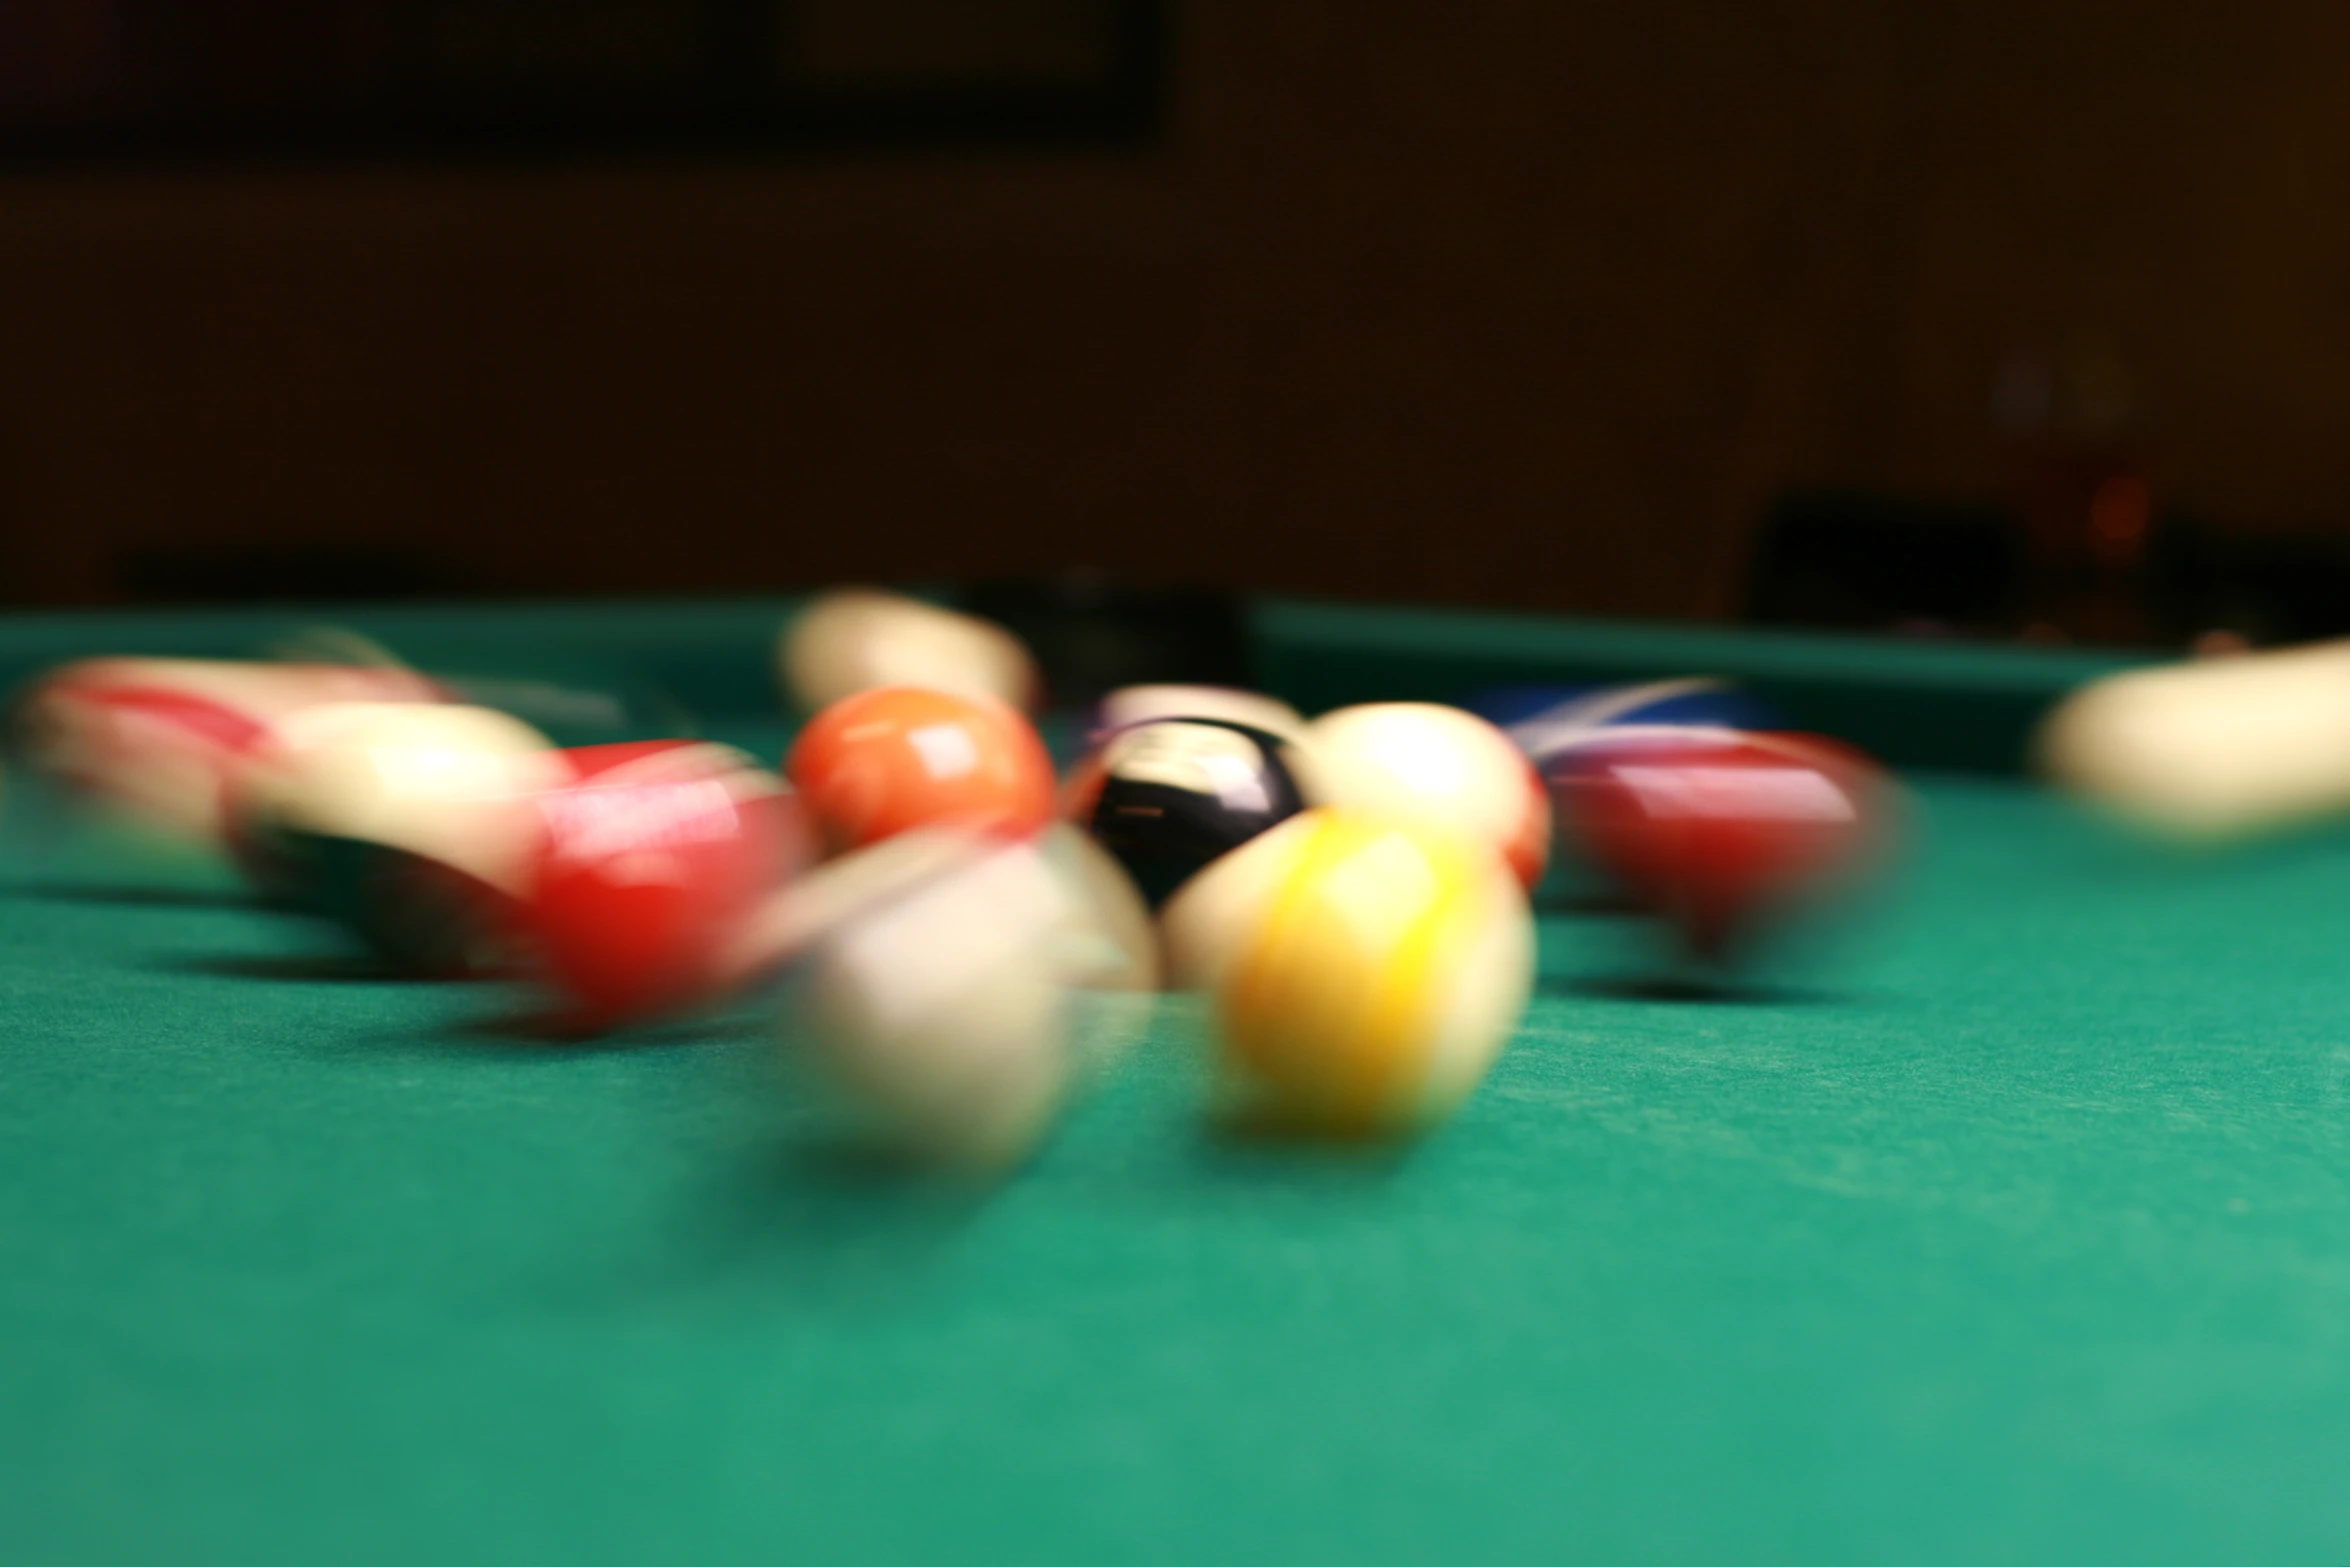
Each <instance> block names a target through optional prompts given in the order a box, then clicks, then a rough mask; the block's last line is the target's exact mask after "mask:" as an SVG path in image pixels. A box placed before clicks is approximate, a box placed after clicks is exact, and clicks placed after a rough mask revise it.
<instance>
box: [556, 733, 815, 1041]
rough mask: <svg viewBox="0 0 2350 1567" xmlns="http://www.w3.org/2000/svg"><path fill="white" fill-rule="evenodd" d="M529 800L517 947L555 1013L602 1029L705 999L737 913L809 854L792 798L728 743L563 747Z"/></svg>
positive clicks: (720, 978)
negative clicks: (531, 961) (558, 777)
mask: <svg viewBox="0 0 2350 1567" xmlns="http://www.w3.org/2000/svg"><path fill="white" fill-rule="evenodd" d="M563 756H564V759H565V760H566V761H568V762H569V763H570V764H571V769H572V778H571V781H570V782H568V783H567V784H565V785H563V786H562V787H560V788H555V789H550V790H547V791H545V792H543V793H541V794H539V795H538V796H536V797H535V798H534V799H533V801H532V806H533V810H534V813H535V815H536V817H537V819H538V823H539V831H538V834H537V849H536V854H535V858H534V861H533V864H532V866H531V868H530V871H529V873H528V874H527V876H526V877H525V880H524V886H523V891H522V895H521V898H520V900H519V905H518V920H519V923H520V926H521V936H522V940H523V942H524V944H525V945H526V947H527V948H528V949H529V951H530V952H531V953H532V954H533V956H534V958H535V960H536V963H537V965H538V968H539V970H540V973H541V974H542V976H543V977H544V978H545V980H546V981H547V982H548V983H549V984H550V986H552V988H553V989H554V990H555V991H556V993H557V994H558V995H559V996H560V997H561V998H562V1000H563V1003H564V1006H565V1009H566V1013H567V1021H569V1022H571V1023H573V1024H574V1025H576V1026H579V1027H582V1028H587V1029H598V1028H609V1027H613V1026H616V1025H618V1024H621V1023H625V1022H629V1021H632V1020H636V1019H642V1018H647V1017H653V1016H658V1015H660V1014H663V1013H669V1012H675V1011H678V1010H681V1009H684V1008H687V1007H691V1006H694V1005H696V1004H699V1003H701V1002H704V1001H707V1000H710V999H712V998H713V997H714V996H715V995H716V994H717V993H718V992H720V991H721V990H723V989H724V988H725V987H726V985H727V983H728V980H729V979H730V978H731V976H729V975H727V974H726V973H725V972H724V971H723V970H722V967H721V962H722V958H723V955H724V953H725V951H726V948H727V946H728V944H729V943H731V942H732V941H733V940H734V939H735V937H736V935H737V933H738V931H739V929H740V927H741V925H742V923H743V921H744V920H745V919H747V918H748V917H749V916H750V914H751V913H752V912H753V911H754V910H755V909H757V908H758V907H759V906H760V904H761V902H762V901H763V900H764V899H766V898H767V897H768V896H769V895H770V894H772V893H773V892H774V891H775V890H776V889H777V888H778V887H779V886H781V885H782V884H783V883H784V882H785V881H786V880H788V879H789V878H790V877H791V876H792V875H794V874H795V873H796V872H797V871H798V870H799V869H800V868H801V867H802V866H803V865H805V864H806V863H807V861H808V860H809V858H810V857H811V844H810V837H809V832H808V828H807V824H806V821H805V818H804V816H803V814H802V812H801V810H800V806H799V802H798V800H797V799H796V798H795V797H794V796H793V794H792V792H791V790H790V789H789V788H788V787H786V785H785V784H784V782H783V780H782V779H780V778H778V777H776V776H775V775H774V774H772V773H770V772H768V771H767V770H766V769H764V768H762V767H760V766H758V765H757V764H756V763H754V762H753V761H752V760H751V758H749V757H748V756H746V755H744V754H743V753H742V752H740V751H737V750H734V749H733V748H731V747H728V746H722V745H711V744H707V743H703V742H697V741H680V740H662V741H649V742H642V743H636V744H627V745H600V746H588V747H584V748H581V749H577V750H572V751H567V752H564V753H563Z"/></svg>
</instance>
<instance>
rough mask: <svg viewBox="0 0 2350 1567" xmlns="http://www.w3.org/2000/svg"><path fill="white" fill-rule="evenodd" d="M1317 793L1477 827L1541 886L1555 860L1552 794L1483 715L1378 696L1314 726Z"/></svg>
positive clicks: (1326, 800) (1474, 830)
mask: <svg viewBox="0 0 2350 1567" xmlns="http://www.w3.org/2000/svg"><path fill="white" fill-rule="evenodd" d="M1305 749H1306V763H1307V769H1306V771H1307V782H1308V787H1307V790H1306V793H1307V797H1308V798H1309V799H1311V800H1313V801H1314V802H1315V803H1316V804H1320V805H1337V806H1349V807H1354V808H1357V809H1361V810H1369V811H1378V812H1382V813H1385V814H1389V815H1394V816H1401V817H1406V818H1410V819H1413V820H1417V821H1425V822H1429V823H1432V824H1434V825H1437V826H1441V827H1445V828H1448V829H1451V830H1453V831H1460V832H1467V833H1471V834H1473V835H1475V836H1477V837H1479V838H1481V839H1483V840H1484V841H1485V842H1487V843H1489V844H1491V845H1492V846H1493V847H1494V848H1495V849H1496V850H1497V851H1499V853H1500V854H1501V856H1502V857H1503V858H1504V859H1505V860H1507V861H1508V862H1509V866H1510V869H1511V870H1512V871H1513V872H1514V873H1515V874H1516V875H1517V877H1518V880H1519V882H1520V883H1521V884H1522V885H1524V886H1527V887H1532V886H1533V885H1534V884H1535V883H1536V882H1537V881H1540V880H1541V879H1542V870H1543V867H1544V866H1545V865H1546V864H1548V863H1549V860H1550V795H1549V792H1548V791H1547V790H1545V789H1544V788H1543V786H1542V777H1541V775H1540V774H1539V773H1537V772H1536V771H1535V770H1534V764H1533V763H1531V762H1529V761H1528V760H1527V759H1526V755H1525V753H1524V752H1523V751H1521V750H1519V749H1518V747H1517V745H1516V744H1515V743H1514V742H1513V741H1512V740H1511V739H1510V737H1509V736H1508V735H1507V734H1505V733H1503V732H1502V731H1501V730H1500V729H1499V728H1497V727H1495V726H1494V725H1492V724H1490V723H1487V722H1486V721H1485V720H1484V719H1482V718H1479V717H1478V716H1477V715H1476V714H1474V713H1470V712H1464V711H1463V710H1462V709H1460V708H1457V707H1445V706H1442V705H1440V704H1438V703H1435V702H1370V703H1365V704H1363V705H1361V706H1357V707H1342V708H1339V709H1337V710H1336V711H1334V712H1329V713H1325V714H1323V715H1322V716H1321V717H1320V718H1317V719H1315V720H1314V721H1313V723H1311V724H1309V725H1307V726H1306V734H1305Z"/></svg>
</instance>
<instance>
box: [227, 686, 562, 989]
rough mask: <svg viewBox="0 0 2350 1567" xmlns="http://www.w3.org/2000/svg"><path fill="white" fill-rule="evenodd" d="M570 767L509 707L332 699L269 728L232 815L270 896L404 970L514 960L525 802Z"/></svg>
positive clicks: (525, 860)
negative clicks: (511, 937)
mask: <svg viewBox="0 0 2350 1567" xmlns="http://www.w3.org/2000/svg"><path fill="white" fill-rule="evenodd" d="M568 776H569V769H568V767H567V766H566V764H565V763H564V762H563V760H562V758H561V757H560V755H559V754H558V753H556V752H555V751H554V749H553V748H552V747H551V746H550V745H549V744H548V743H547V740H546V737H545V736H543V735H541V734H539V733H538V731H536V730H534V729H532V728H531V727H530V726H529V725H527V724H525V723H523V722H521V721H520V720H519V719H515V718H510V717H508V716H507V715H506V714H504V713H499V712H494V711H491V710H490V709H487V708H478V707H465V706H461V705H457V704H451V703H420V702H344V703H332V704H327V705H324V706H319V707H313V708H307V709H304V710H303V711H301V712H299V713H296V714H293V715H292V716H291V717H289V718H286V719H285V720H283V721H281V722H279V723H277V724H274V725H272V726H271V728H270V730H269V733H268V735H267V736H266V738H265V739H264V740H263V741H261V742H260V743H259V745H258V746H257V747H256V749H255V753H254V757H253V760H252V762H251V764H250V765H249V766H248V767H247V768H245V769H244V770H243V771H242V772H241V773H240V774H238V776H237V777H236V779H235V780H234V782H233V785H232V790H231V794H230V797H229V799H228V800H227V801H226V802H225V805H224V809H225V810H226V811H227V812H228V814H229V815H230V816H231V818H232V819H233V822H234V826H233V828H232V829H231V830H230V833H229V836H230V838H231V840H232V842H233V843H234V844H235V845H236V846H237V847H238V850H239V853H240V858H241V860H242V862H243V864H244V865H245V868H246V870H247V872H248V874H249V875H251V876H252V877H253V878H254V879H255V880H256V882H257V883H258V884H259V885H261V886H262V887H263V888H264V890H266V891H272V892H275V893H276V894H278V895H279V896H280V897H282V898H283V899H285V900H286V901H288V902H291V903H293V904H295V905H296V906H299V907H303V908H306V909H309V910H310V911H312V912H315V913H319V914H323V915H326V916H328V917H330V918H332V919H335V920H337V921H339V922H340V923H342V924H343V925H344V926H346V927H347V928H348V929H350V930H351V931H352V932H353V933H354V934H355V935H357V936H358V937H359V938H360V939H361V940H362V941H363V942H364V943H365V944H366V945H368V946H369V947H370V948H372V949H373V950H374V951H375V952H376V954H377V955H378V956H379V957H381V958H382V959H383V960H384V961H385V962H387V963H388V964H390V965H391V966H392V967H394V968H396V969H398V970H400V971H402V972H406V973H415V974H436V975H437V974H463V973H471V972H477V971H481V970H483V969H487V968H492V967H496V966H499V965H500V964H501V963H502V962H503V961H504V959H505V957H506V955H507V953H506V942H507V938H508V933H509V932H510V930H511V928H512V922H513V900H514V899H515V898H517V897H518V896H519V895H520V893H521V890H522V887H523V884H524V878H525V876H526V874H527V871H528V868H529V865H530V863H531V858H532V854H533V849H534V845H535V841H536V840H535V833H536V832H537V830H538V822H537V819H536V818H535V816H534V815H533V813H532V810H531V804H530V802H531V799H532V797H533V796H535V795H537V794H538V793H540V792H542V791H544V790H546V789H549V788H553V787H555V786H557V785H559V784H561V783H562V782H564V781H565V780H566V779H567V778H568Z"/></svg>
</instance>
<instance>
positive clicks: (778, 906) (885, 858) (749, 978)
mask: <svg viewBox="0 0 2350 1567" xmlns="http://www.w3.org/2000/svg"><path fill="white" fill-rule="evenodd" d="M1032 841H1033V843H1034V845H1035V847H1036V850H1037V852H1038V854H1039V855H1041V856H1042V858H1043V861H1044V863H1045V865H1046V867H1047V869H1049V870H1050V871H1051V872H1052V873H1053V874H1054V875H1055V876H1056V877H1057V878H1058V879H1059V883H1060V886H1061V889H1062V892H1063V899H1062V914H1063V917H1062V918H1061V919H1060V920H1059V921H1058V922H1057V923H1056V924H1055V926H1054V935H1053V938H1052V939H1053V942H1054V958H1053V966H1054V973H1055V974H1056V975H1057V976H1058V977H1059V979H1060V980H1061V981H1062V982H1063V983H1064V984H1067V985H1069V986H1072V987H1075V988H1078V989H1084V990H1122V991H1152V990H1156V989H1157V988H1158V986H1159V982H1160V976H1161V966H1160V957H1159V940H1158V931H1157V927H1156V925H1155V924H1154V922H1153V921H1152V919H1151V915H1150V911H1149V910H1148V909H1147V908H1146V907H1145V906H1144V905H1143V901H1142V896H1141V894H1140V893H1138V892H1137V891H1135V888H1134V883H1133V882H1132V880H1131V879H1130V878H1128V876H1127V874H1126V872H1125V870H1124V869H1123V868H1122V867H1121V866H1120V865H1119V864H1118V862H1117V861H1115V860H1113V859H1111V858H1110V857H1109V855H1108V854H1107V853H1106V852H1105V851H1104V850H1103V849H1102V847H1101V845H1099V844H1097V843H1095V842H1094V841H1093V839H1092V838H1090V837H1089V836H1087V835H1086V834H1085V833H1083V832H1080V831H1079V830H1077V829H1076V828H1075V827H1072V826H1070V825H1068V824H1067V823H1056V824H1054V825H1053V826H1050V827H1048V828H1046V829H1045V831H1044V832H1043V833H1042V834H1040V835H1039V836H1038V837H1037V838H1035V839H1034V840H1032ZM1003 842H1004V840H1002V839H999V838H994V837H990V836H988V835H985V834H981V833H974V832H970V831H966V830H963V829H959V828H953V827H917V828H914V829H912V830H910V831H907V832H902V833H899V834H897V835H896V836H894V837H890V838H884V839H882V840H880V841H878V842H876V843H872V844H868V845H867V846H865V847H864V848H861V849H855V850H852V851H850V852H849V853H847V854H843V855H841V856H839V857H837V858H835V859H831V860H827V861H825V862H824V863H822V864H820V865H814V866H811V867H810V868H808V869H807V870H806V871H805V872H804V873H802V874H800V875H797V876H794V877H793V878H792V879H791V880H790V881H788V882H787V883H786V884H784V885H783V886H781V887H779V888H778V889H777V890H776V891H774V892H773V893H772V894H771V895H769V896H768V897H766V898H765V899H763V900H762V901H761V903H760V905H759V907H758V908H757V909H756V910H755V911H754V912H753V913H752V914H751V915H750V916H749V917H748V918H747V919H745V920H744V921H743V923H742V925H741V927H740V929H739V931H738V932H737V934H736V935H735V937H734V938H733V939H732V940H730V941H729V942H728V943H727V944H726V945H725V947H724V949H723V952H722V956H721V958H720V960H719V964H718V969H719V972H720V973H721V974H723V975H726V976H730V979H729V984H730V985H732V986H747V985H750V984H753V983H756V982H758V981H760V980H762V979H765V978H768V977H770V976H773V975H777V974H781V973H784V972H786V971H788V970H789V969H790V968H791V967H792V966H793V965H794V964H796V963H798V962H800V961H801V960H802V959H804V958H805V957H806V956H807V955H808V954H809V953H810V952H812V951H814V950H815V949H816V948H817V947H818V946H819V945H820V944H822V943H823V942H824V941H825V940H826V939H827V938H829V937H830V936H831V935H832V934H833V933H834V932H836V931H839V930H841V929H843V928H845V927H847V926H848V925H850V924H852V923H854V922H855V921H856V920H858V919H860V918H862V917H863V916H864V915H866V914H867V913H869V912H871V911H873V910H875V909H879V908H884V907H887V906H888V905H890V904H891V903H893V902H895V901H897V900H898V899H900V898H904V897H907V896H910V895H911V894H912V893H914V892H915V891H917V890H919V889H920V888H922V887H924V886H927V885H929V884H931V883H933V882H938V881H942V880H945V879H947V878H948V877H950V876H952V875H954V874H956V873H957V872H960V871H962V870H965V869H968V868H969V867H970V866H971V865H972V864H974V863H976V862H977V861H979V860H981V859H984V858H986V857H987V856H989V855H991V854H993V853H994V852H995V851H996V850H997V849H999V848H1001V847H1002V846H1003Z"/></svg>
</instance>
